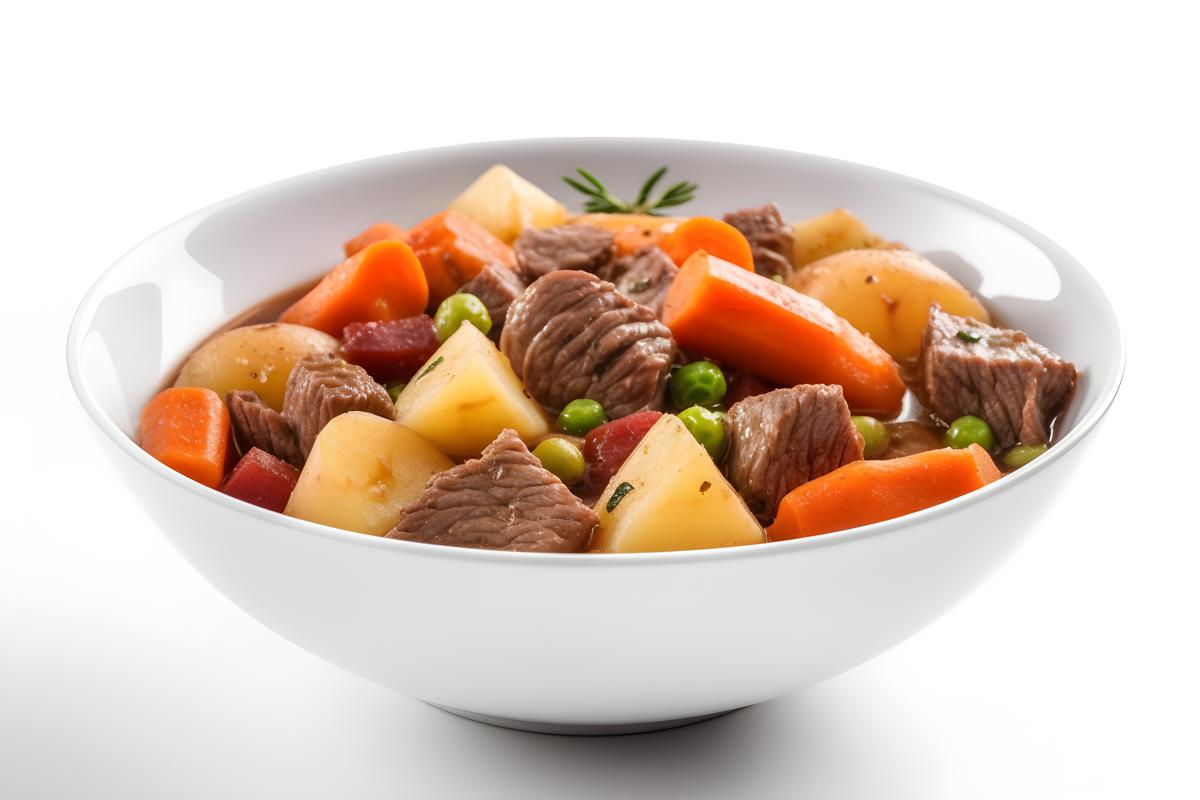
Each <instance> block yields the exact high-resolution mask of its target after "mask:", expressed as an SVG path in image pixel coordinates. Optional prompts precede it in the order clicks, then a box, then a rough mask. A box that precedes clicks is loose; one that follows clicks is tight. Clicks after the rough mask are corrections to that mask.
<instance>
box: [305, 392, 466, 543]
mask: <svg viewBox="0 0 1200 800" xmlns="http://www.w3.org/2000/svg"><path fill="white" fill-rule="evenodd" d="M452 466H454V464H453V462H451V461H450V459H448V458H446V457H445V456H444V455H442V454H441V453H439V452H438V451H437V450H435V449H434V448H433V446H432V445H431V444H429V442H427V441H425V440H424V439H422V438H421V437H420V436H419V435H418V434H416V433H414V432H413V431H411V430H409V429H408V428H406V427H404V426H403V425H399V424H397V423H395V422H391V421H389V420H386V419H384V418H383V417H378V416H376V415H374V414H369V413H367V412H366V411H351V412H349V413H346V414H342V415H340V416H337V417H334V418H333V419H332V420H330V421H329V424H328V425H326V426H325V427H324V428H322V429H321V433H320V435H318V436H317V441H316V442H315V443H314V444H313V449H312V452H311V453H309V456H308V461H306V462H305V463H304V469H303V471H301V473H300V480H299V482H298V483H297V484H296V488H295V489H294V490H293V491H292V496H291V498H290V499H289V500H288V504H287V508H286V509H284V513H285V514H287V515H289V516H292V517H298V518H300V519H306V520H308V521H309V522H319V523H321V524H323V525H332V526H333V527H335V528H342V529H344V530H348V531H357V532H358V533H370V534H374V535H375V536H382V535H383V534H385V533H387V532H388V531H390V530H391V529H392V528H394V527H395V526H396V523H397V522H399V521H400V509H401V508H403V507H404V506H405V505H407V504H408V503H411V502H412V501H413V500H415V499H417V496H418V495H419V494H420V493H421V491H422V490H423V489H424V488H425V484H426V483H427V482H428V481H429V479H430V478H431V477H433V475H434V473H437V472H441V471H442V470H446V469H449V468H450V467H452Z"/></svg>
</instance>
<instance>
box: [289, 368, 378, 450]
mask: <svg viewBox="0 0 1200 800" xmlns="http://www.w3.org/2000/svg"><path fill="white" fill-rule="evenodd" d="M347 411H368V412H370V413H372V414H377V415H379V416H381V417H386V418H387V419H391V418H392V415H393V414H394V413H395V412H394V409H393V407H392V398H391V397H389V396H388V393H387V389H384V388H383V387H382V386H380V385H379V384H378V383H376V382H375V381H373V380H372V379H371V376H370V375H368V374H367V371H366V370H365V369H363V368H362V367H358V366H355V365H354V364H351V363H349V362H347V361H345V360H343V359H341V358H338V357H337V356H334V355H329V354H325V355H319V356H308V357H306V358H305V359H304V360H303V361H301V362H299V363H298V364H296V366H294V367H293V368H292V374H291V375H289V376H288V382H287V389H285V390H284V393H283V416H285V417H287V420H288V422H290V423H291V425H292V428H293V430H295V431H296V439H297V441H298V442H299V443H300V452H301V453H302V454H303V455H304V458H305V459H307V458H308V454H309V452H310V451H311V450H312V446H313V442H314V441H316V438H317V434H318V433H320V432H321V429H322V428H324V427H325V425H326V423H328V422H329V420H331V419H333V418H334V417H336V416H338V415H340V414H345V413H346V412H347Z"/></svg>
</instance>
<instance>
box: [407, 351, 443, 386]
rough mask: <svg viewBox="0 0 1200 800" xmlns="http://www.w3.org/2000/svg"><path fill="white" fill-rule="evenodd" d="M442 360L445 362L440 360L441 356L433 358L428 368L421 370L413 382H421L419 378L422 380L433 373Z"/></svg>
mask: <svg viewBox="0 0 1200 800" xmlns="http://www.w3.org/2000/svg"><path fill="white" fill-rule="evenodd" d="M444 360H445V359H444V358H442V357H441V356H438V357H437V358H435V359H434V360H433V361H431V362H430V363H429V366H428V367H426V368H425V369H423V370H421V374H420V375H418V376H417V377H416V378H414V379H413V380H417V381H419V380H421V378H424V377H425V376H426V375H428V374H429V373H431V372H433V370H434V369H435V368H437V365H438V364H440V363H442V362H443V361H444Z"/></svg>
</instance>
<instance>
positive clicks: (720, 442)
mask: <svg viewBox="0 0 1200 800" xmlns="http://www.w3.org/2000/svg"><path fill="white" fill-rule="evenodd" d="M679 421H680V422H682V423H683V426H684V427H685V428H687V429H688V431H689V432H690V433H691V434H692V436H693V437H695V439H696V441H697V442H699V443H700V444H702V445H704V449H705V450H707V451H708V454H709V455H710V456H712V457H713V460H714V461H715V460H716V459H718V458H720V457H721V455H722V454H724V452H725V412H723V411H709V410H708V409H707V408H702V407H701V406H692V407H691V408H689V409H687V410H686V411H681V412H680V414H679Z"/></svg>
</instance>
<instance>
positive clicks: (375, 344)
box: [342, 314, 438, 384]
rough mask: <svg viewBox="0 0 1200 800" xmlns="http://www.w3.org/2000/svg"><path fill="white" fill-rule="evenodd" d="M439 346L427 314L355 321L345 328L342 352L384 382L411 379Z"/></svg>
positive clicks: (353, 362)
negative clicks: (383, 320)
mask: <svg viewBox="0 0 1200 800" xmlns="http://www.w3.org/2000/svg"><path fill="white" fill-rule="evenodd" d="M437 349H438V338H437V331H435V330H434V327H433V320H432V319H431V318H430V317H429V316H428V315H426V314H421V315H419V316H416V317H408V318H407V319H395V320H391V321H389V322H352V323H350V324H349V325H347V326H346V328H345V329H344V330H343V331H342V355H343V356H344V357H345V359H346V360H347V361H349V362H350V363H351V364H357V365H358V366H360V367H362V368H363V369H365V370H366V371H367V372H369V373H371V377H372V378H374V379H375V380H377V381H379V382H380V383H385V384H386V383H393V382H395V381H407V380H409V379H410V378H412V376H413V374H414V373H415V372H416V371H417V370H418V369H420V367H421V365H422V364H424V363H425V362H426V361H428V360H429V357H430V356H432V355H433V352H434V351H435V350H437Z"/></svg>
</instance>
